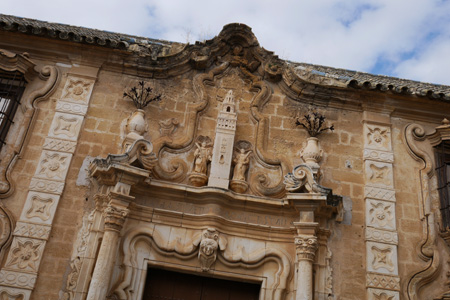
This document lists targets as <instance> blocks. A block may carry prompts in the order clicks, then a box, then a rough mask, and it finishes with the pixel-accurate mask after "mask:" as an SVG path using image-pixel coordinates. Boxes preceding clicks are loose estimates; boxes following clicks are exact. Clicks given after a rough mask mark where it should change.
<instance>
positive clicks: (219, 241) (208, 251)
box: [193, 228, 226, 271]
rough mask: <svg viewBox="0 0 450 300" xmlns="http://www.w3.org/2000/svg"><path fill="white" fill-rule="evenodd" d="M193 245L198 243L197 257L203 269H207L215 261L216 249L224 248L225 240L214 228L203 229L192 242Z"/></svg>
mask: <svg viewBox="0 0 450 300" xmlns="http://www.w3.org/2000/svg"><path fill="white" fill-rule="evenodd" d="M193 244H194V246H198V245H200V247H199V248H200V249H199V251H198V259H199V261H200V265H201V268H202V270H203V271H208V270H209V269H210V268H211V266H212V264H213V263H214V262H215V261H216V258H217V250H218V249H220V250H225V247H226V240H225V238H224V237H220V236H219V232H218V231H217V230H216V229H214V228H208V229H206V230H203V232H202V234H201V235H199V236H198V237H197V239H195V240H194V242H193Z"/></svg>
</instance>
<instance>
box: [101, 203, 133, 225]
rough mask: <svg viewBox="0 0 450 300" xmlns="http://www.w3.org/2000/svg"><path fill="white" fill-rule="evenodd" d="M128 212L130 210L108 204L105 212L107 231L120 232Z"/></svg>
mask: <svg viewBox="0 0 450 300" xmlns="http://www.w3.org/2000/svg"><path fill="white" fill-rule="evenodd" d="M128 212H129V210H128V209H127V208H125V207H118V206H115V205H111V203H110V204H108V206H107V207H106V208H105V211H104V217H105V230H110V231H117V232H120V230H121V229H122V226H123V224H124V223H125V218H126V216H127V215H128Z"/></svg>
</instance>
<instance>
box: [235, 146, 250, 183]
mask: <svg viewBox="0 0 450 300" xmlns="http://www.w3.org/2000/svg"><path fill="white" fill-rule="evenodd" d="M238 151H239V152H238V153H236V156H235V157H234V159H233V162H234V163H235V164H236V165H235V166H234V172H233V180H245V172H246V171H247V168H248V164H249V163H250V159H249V155H250V154H251V153H252V152H253V151H252V150H249V151H246V150H245V149H244V148H241V149H238Z"/></svg>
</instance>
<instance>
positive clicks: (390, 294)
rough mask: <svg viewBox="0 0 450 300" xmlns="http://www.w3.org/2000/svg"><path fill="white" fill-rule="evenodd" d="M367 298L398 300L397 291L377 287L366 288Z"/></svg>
mask: <svg viewBox="0 0 450 300" xmlns="http://www.w3.org/2000/svg"><path fill="white" fill-rule="evenodd" d="M367 293H368V295H367V299H368V300H400V295H399V292H394V291H386V290H379V289H367Z"/></svg>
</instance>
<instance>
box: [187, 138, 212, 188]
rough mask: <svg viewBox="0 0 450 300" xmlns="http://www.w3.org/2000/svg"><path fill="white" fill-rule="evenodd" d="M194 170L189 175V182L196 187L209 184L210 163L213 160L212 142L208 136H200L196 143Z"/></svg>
mask: <svg viewBox="0 0 450 300" xmlns="http://www.w3.org/2000/svg"><path fill="white" fill-rule="evenodd" d="M195 145H196V146H197V149H196V150H195V152H194V156H195V158H194V168H193V170H192V173H191V174H190V175H189V182H190V183H191V184H192V185H194V186H204V185H206V183H207V182H208V176H207V175H206V173H207V172H208V163H209V162H210V161H211V160H212V155H211V152H212V142H211V139H210V138H209V137H207V136H202V135H201V136H199V137H198V138H197V141H196V142H195Z"/></svg>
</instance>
